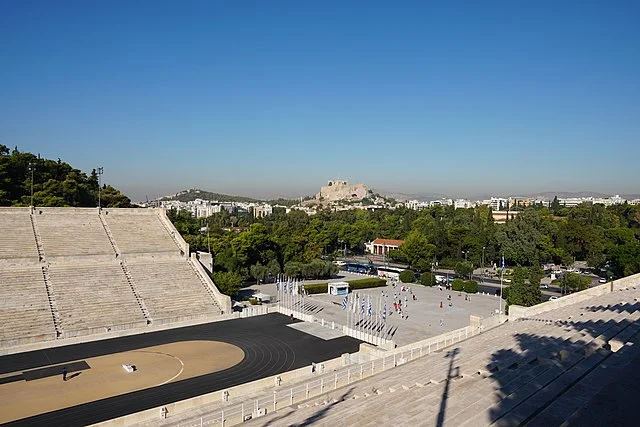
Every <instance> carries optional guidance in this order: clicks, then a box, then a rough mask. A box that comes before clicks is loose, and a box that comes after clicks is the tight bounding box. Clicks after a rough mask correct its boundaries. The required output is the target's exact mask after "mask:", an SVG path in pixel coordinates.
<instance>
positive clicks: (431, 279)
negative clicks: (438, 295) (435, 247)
mask: <svg viewBox="0 0 640 427" xmlns="http://www.w3.org/2000/svg"><path fill="white" fill-rule="evenodd" d="M420 284H421V285H423V286H435V284H436V276H434V275H433V274H431V273H422V274H421V275H420Z"/></svg>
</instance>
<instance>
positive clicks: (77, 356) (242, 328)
mask: <svg viewBox="0 0 640 427" xmlns="http://www.w3.org/2000/svg"><path fill="white" fill-rule="evenodd" d="M289 323H292V321H291V320H290V319H289V318H288V317H286V316H283V315H280V314H268V315H265V316H257V317H251V318H247V319H236V320H229V321H224V322H216V323H208V324H204V325H196V326H189V327H185V328H179V329H171V330H167V331H159V332H152V333H147V334H141V335H134V336H128V337H122V338H114V339H110V340H104V341H95V342H90V343H85V344H76V345H70V346H66V347H58V348H51V349H47V350H38V351H33V352H29V353H20V354H12V355H8V356H2V357H0V374H4V373H8V372H16V371H22V370H26V369H34V368H39V367H44V366H49V365H55V364H60V363H64V362H68V361H71V360H81V359H86V358H90V357H95V356H101V355H105V354H111V353H119V352H124V351H129V350H135V349H138V348H144V347H151V346H154V345H160V344H167V343H171V342H178V341H190V340H211V341H222V342H227V343H230V344H233V345H236V346H238V347H240V348H241V349H242V350H244V352H245V358H244V359H243V361H242V362H240V363H239V364H238V365H236V366H234V367H232V368H229V369H226V370H224V371H220V372H216V373H212V374H207V375H203V376H200V377H196V378H190V379H187V380H183V381H178V382H174V383H170V384H166V385H163V386H158V387H153V388H150V389H146V390H141V391H136V392H132V393H127V394H123V395H120V396H116V397H111V398H107V399H102V400H97V401H94V402H91V403H85V404H82V405H78V406H74V407H71V408H67V409H60V410H58V411H54V412H48V413H45V414H41V415H37V416H33V417H29V418H24V419H22V420H18V421H15V422H11V423H7V424H3V425H7V426H14V425H16V426H17V425H50V426H53V425H64V426H81V425H87V424H92V423H97V422H100V421H105V420H108V419H111V418H115V417H120V416H123V415H127V414H130V413H134V412H139V411H142V410H145V409H150V408H154V407H158V406H161V405H164V404H167V403H170V402H175V401H178V400H183V399H188V398H190V397H194V396H199V395H201V394H205V393H210V392H212V391H217V390H222V389H225V388H228V387H232V386H235V385H238V384H243V383H246V382H249V381H254V380H257V379H260V378H265V377H269V376H272V375H276V374H279V373H282V372H286V371H290V370H292V369H297V368H301V367H303V366H309V365H311V362H319V361H323V360H327V359H333V358H335V357H339V356H340V355H341V354H343V353H353V352H356V351H358V347H359V344H360V341H358V340H355V339H353V338H350V337H341V338H336V339H333V340H330V341H324V340H322V339H320V338H316V337H314V336H312V335H308V334H306V333H304V332H300V331H298V330H296V329H293V328H290V327H287V326H286V325H287V324H289Z"/></svg>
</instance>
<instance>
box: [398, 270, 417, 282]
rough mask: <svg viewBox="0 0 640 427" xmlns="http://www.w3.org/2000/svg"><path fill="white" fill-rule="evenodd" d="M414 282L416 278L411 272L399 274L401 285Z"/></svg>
mask: <svg viewBox="0 0 640 427" xmlns="http://www.w3.org/2000/svg"><path fill="white" fill-rule="evenodd" d="M415 280H416V276H415V274H414V273H413V271H412V270H404V271H403V272H402V273H400V281H401V282H402V283H413V282H415Z"/></svg>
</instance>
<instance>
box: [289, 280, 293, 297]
mask: <svg viewBox="0 0 640 427" xmlns="http://www.w3.org/2000/svg"><path fill="white" fill-rule="evenodd" d="M289 293H290V294H292V293H293V280H291V279H289Z"/></svg>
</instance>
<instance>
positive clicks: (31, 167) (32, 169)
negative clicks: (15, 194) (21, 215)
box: [29, 162, 35, 207]
mask: <svg viewBox="0 0 640 427" xmlns="http://www.w3.org/2000/svg"><path fill="white" fill-rule="evenodd" d="M34 170H35V166H34V164H33V163H31V162H29V172H31V207H33V171H34Z"/></svg>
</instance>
